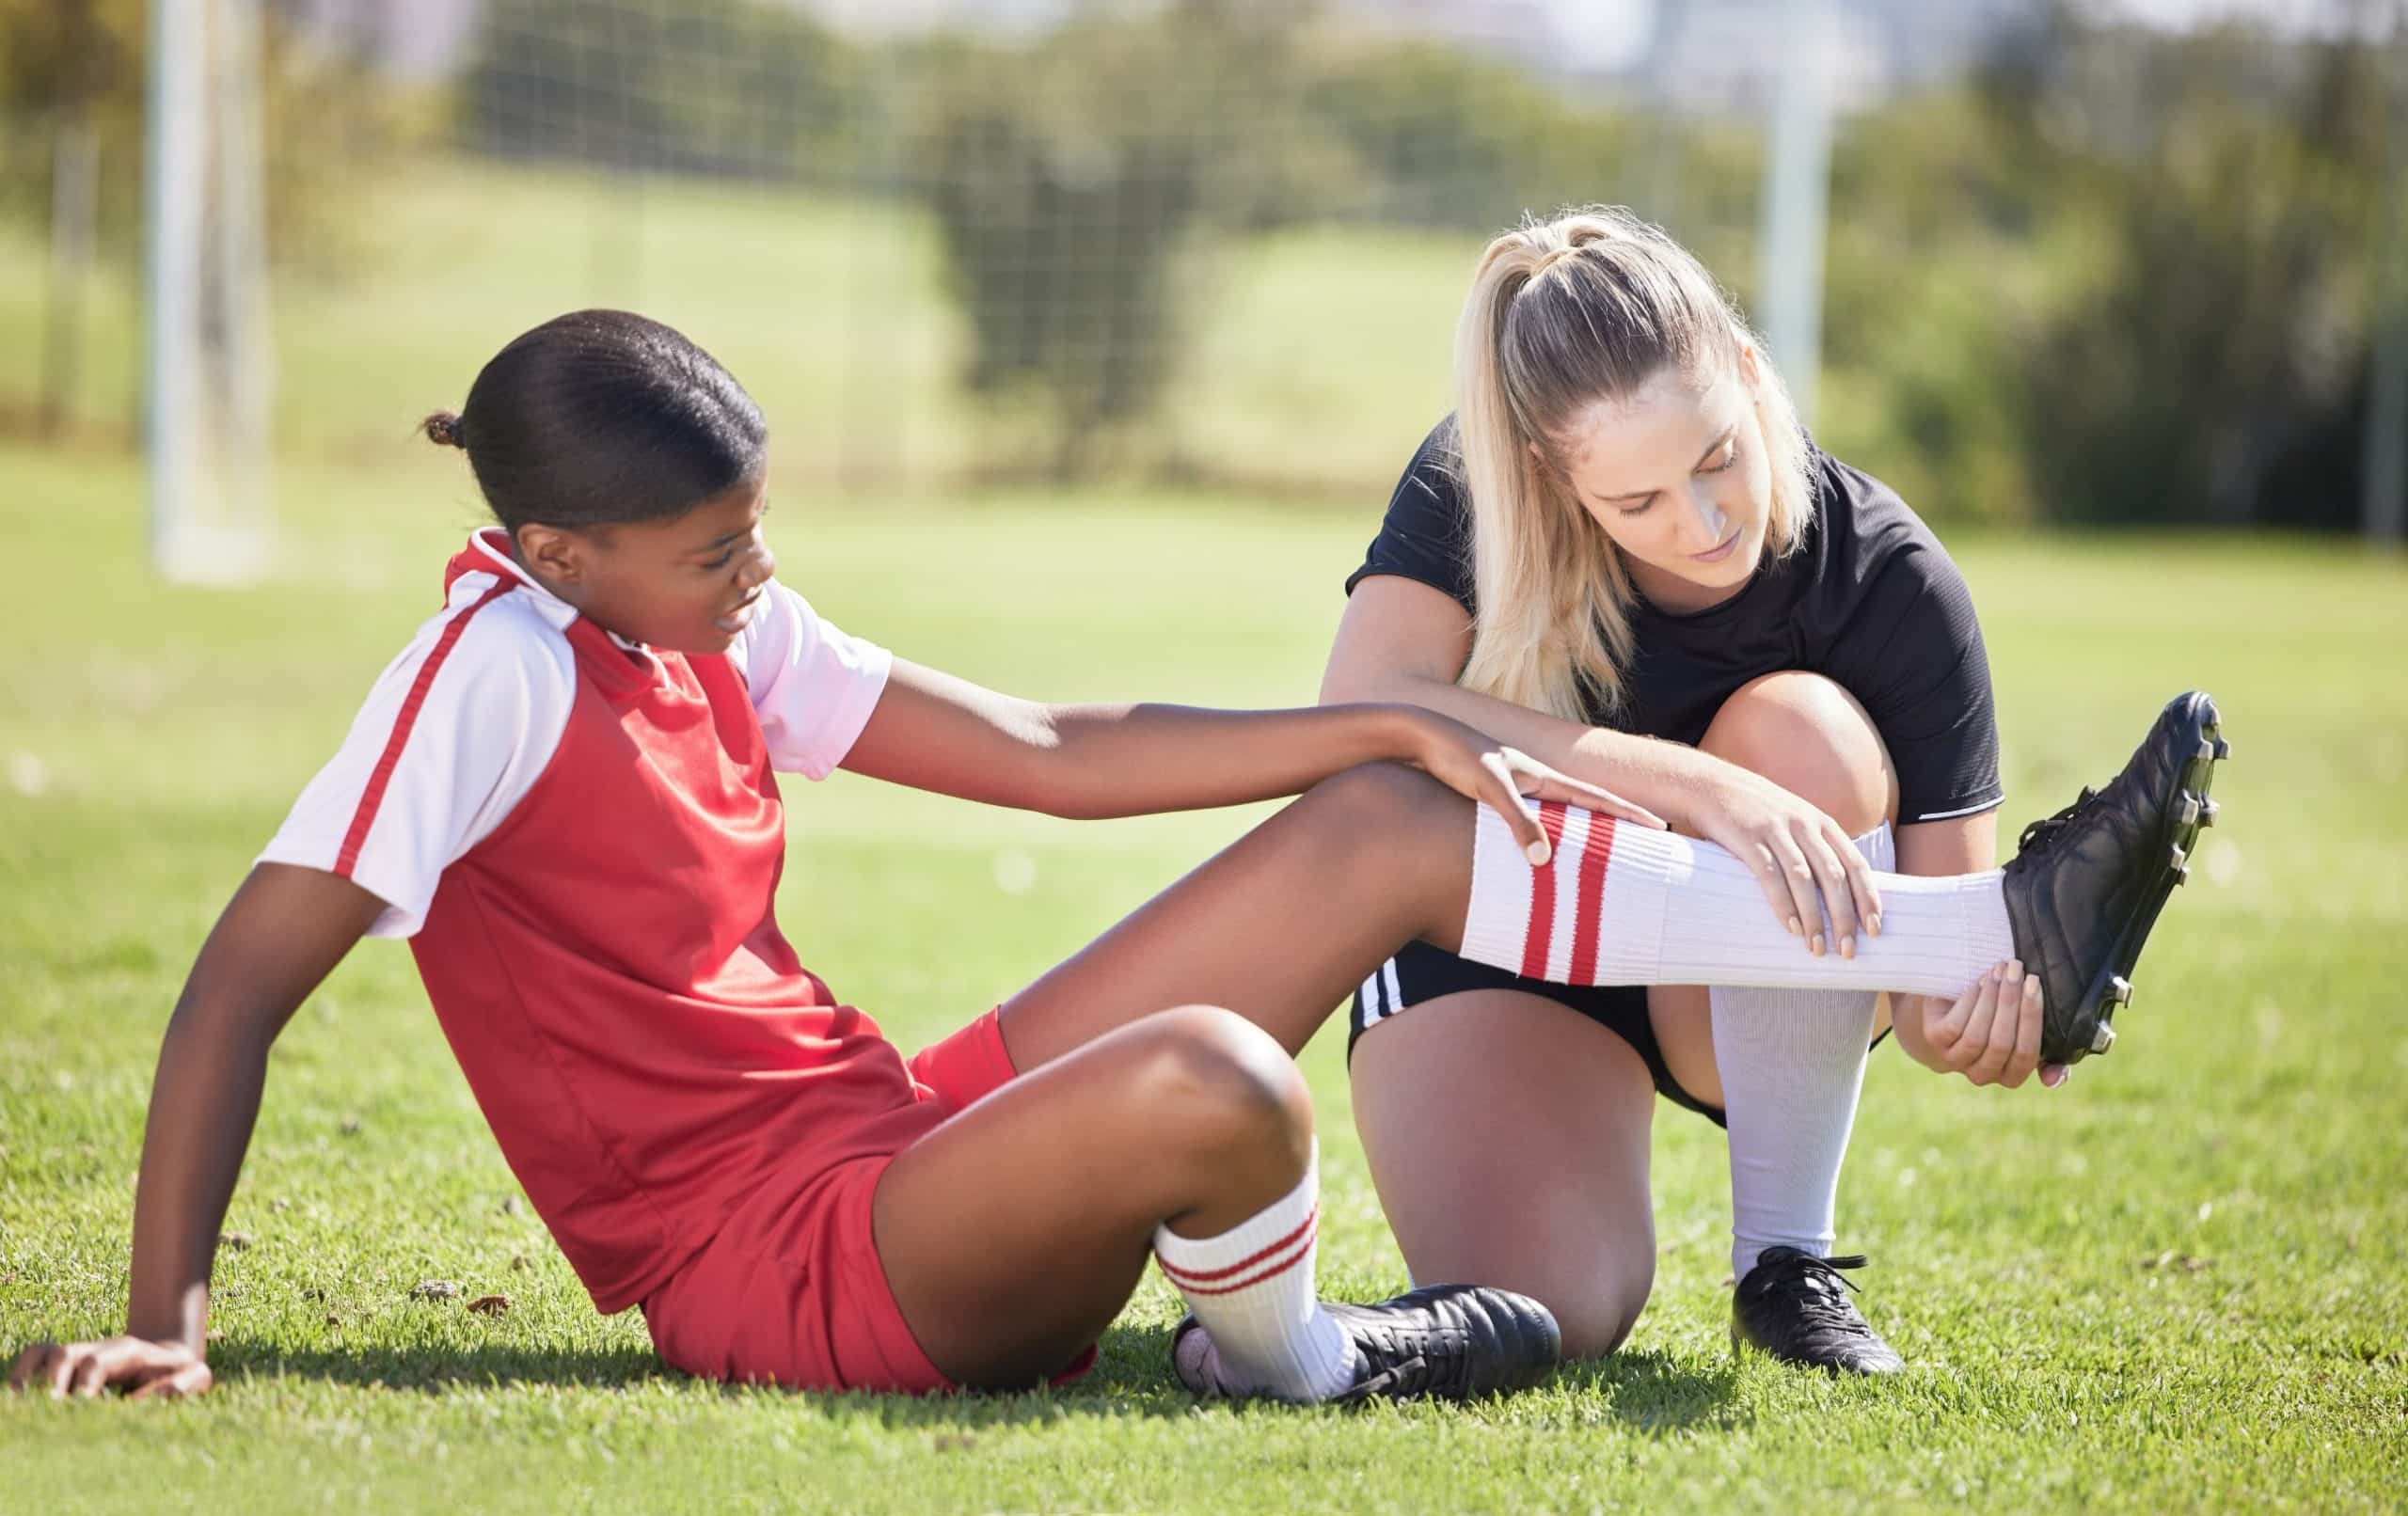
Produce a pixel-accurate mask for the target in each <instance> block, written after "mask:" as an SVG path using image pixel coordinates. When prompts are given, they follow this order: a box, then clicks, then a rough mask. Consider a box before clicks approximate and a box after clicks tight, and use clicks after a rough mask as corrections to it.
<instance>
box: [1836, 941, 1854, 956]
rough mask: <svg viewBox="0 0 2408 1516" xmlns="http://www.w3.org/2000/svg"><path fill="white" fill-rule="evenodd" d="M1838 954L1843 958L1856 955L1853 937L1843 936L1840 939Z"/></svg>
mask: <svg viewBox="0 0 2408 1516" xmlns="http://www.w3.org/2000/svg"><path fill="white" fill-rule="evenodd" d="M1840 956H1841V957H1843V958H1853V957H1855V956H1856V939H1855V938H1853V937H1843V938H1841V939H1840Z"/></svg>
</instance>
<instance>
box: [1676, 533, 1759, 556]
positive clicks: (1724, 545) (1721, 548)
mask: <svg viewBox="0 0 2408 1516" xmlns="http://www.w3.org/2000/svg"><path fill="white" fill-rule="evenodd" d="M1746 533H1747V529H1746V528H1744V527H1735V528H1733V529H1732V531H1731V535H1730V536H1728V537H1725V538H1723V539H1722V540H1721V541H1720V542H1719V543H1717V544H1715V545H1713V546H1712V547H1709V548H1707V549H1706V550H1705V551H1704V552H1703V553H1691V554H1690V555H1689V557H1690V558H1691V559H1693V560H1694V561H1697V562H1700V563H1719V562H1721V561H1723V560H1724V559H1726V558H1729V557H1730V556H1731V554H1732V552H1733V550H1734V549H1735V548H1736V547H1737V546H1738V545H1739V539H1740V538H1741V537H1742V536H1744V535H1746Z"/></svg>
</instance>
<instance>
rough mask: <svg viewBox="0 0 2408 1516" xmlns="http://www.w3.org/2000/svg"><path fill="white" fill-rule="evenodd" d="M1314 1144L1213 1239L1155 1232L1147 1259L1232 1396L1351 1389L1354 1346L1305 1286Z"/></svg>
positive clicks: (1316, 1157) (1315, 1175)
mask: <svg viewBox="0 0 2408 1516" xmlns="http://www.w3.org/2000/svg"><path fill="white" fill-rule="evenodd" d="M1320 1224H1321V1145H1320V1144H1319V1143H1315V1144H1314V1145H1313V1157H1312V1161H1311V1162H1309V1163H1308V1164H1307V1165H1306V1167H1305V1176H1304V1177H1303V1178H1302V1179H1301V1180H1299V1181H1297V1184H1296V1188H1294V1189H1293V1190H1291V1191H1289V1192H1287V1194H1285V1195H1283V1196H1282V1197H1280V1198H1279V1199H1278V1200H1275V1201H1274V1202H1272V1204H1270V1205H1269V1206H1267V1207H1265V1208H1262V1209H1261V1210H1259V1211H1257V1212H1255V1213H1254V1214H1253V1215H1252V1216H1250V1217H1248V1218H1247V1219H1246V1220H1245V1221H1244V1222H1242V1223H1240V1224H1238V1225H1237V1226H1235V1227H1234V1228H1232V1229H1231V1230H1229V1231H1226V1232H1223V1233H1222V1234H1221V1235H1220V1236H1218V1237H1204V1238H1196V1237H1181V1236H1180V1235H1179V1234H1178V1233H1177V1232H1174V1231H1172V1230H1171V1229H1170V1228H1169V1227H1167V1226H1163V1227H1157V1228H1156V1229H1155V1231H1154V1258H1155V1261H1156V1262H1158V1263H1160V1264H1161V1265H1162V1270H1163V1274H1164V1277H1165V1278H1167V1279H1169V1280H1170V1282H1171V1283H1172V1284H1173V1285H1175V1286H1177V1287H1178V1288H1179V1292H1180V1295H1182V1296H1183V1297H1185V1298H1186V1301H1187V1308H1188V1309H1189V1310H1191V1311H1193V1312H1195V1313H1196V1324H1197V1325H1199V1326H1201V1327H1202V1328H1203V1329H1204V1331H1203V1334H1204V1335H1205V1336H1206V1337H1207V1338H1208V1339H1209V1342H1210V1349H1211V1350H1212V1353H1213V1354H1214V1355H1215V1356H1216V1358H1217V1360H1218V1362H1217V1364H1216V1366H1215V1368H1214V1376H1213V1377H1214V1378H1216V1379H1217V1380H1218V1381H1219V1382H1220V1384H1221V1388H1222V1389H1223V1390H1225V1391H1227V1392H1228V1393H1229V1394H1231V1395H1268V1396H1275V1397H1276V1398H1280V1399H1283V1400H1326V1399H1328V1398H1330V1397H1332V1396H1334V1395H1338V1394H1339V1393H1341V1392H1343V1391H1345V1390H1347V1389H1350V1388H1352V1387H1353V1386H1354V1383H1355V1345H1354V1343H1352V1342H1350V1341H1349V1340H1347V1336H1346V1334H1345V1332H1344V1331H1343V1330H1341V1329H1340V1328H1339V1324H1338V1323H1337V1322H1336V1321H1334V1320H1332V1319H1330V1316H1329V1313H1328V1312H1327V1311H1324V1310H1323V1309H1322V1308H1321V1301H1320V1299H1319V1298H1318V1297H1317V1296H1316V1295H1315V1293H1314V1290H1313V1244H1314V1240H1315V1238H1316V1235H1317V1233H1318V1231H1319V1228H1320Z"/></svg>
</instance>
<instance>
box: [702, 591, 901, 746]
mask: <svg viewBox="0 0 2408 1516" xmlns="http://www.w3.org/2000/svg"><path fill="white" fill-rule="evenodd" d="M728 652H729V654H730V655H731V656H733V657H734V658H735V659H736V660H737V668H738V669H739V670H741V671H743V674H744V680H745V685H746V687H748V688H749V689H750V690H751V691H752V695H753V711H754V712H755V713H756V714H757V715H759V717H760V718H761V734H762V735H763V736H764V737H766V738H768V745H769V766H770V767H772V768H775V769H779V770H781V771H783V772H785V773H792V774H800V775H802V776H803V777H804V778H806V779H826V778H827V777H828V776H829V775H830V774H832V773H834V772H835V770H836V766H837V765H838V764H841V763H843V762H844V761H845V754H847V753H848V752H850V751H851V750H852V748H853V742H854V739H855V738H857V737H859V736H860V735H861V734H862V728H863V727H864V726H866V725H868V724H869V713H870V712H872V711H874V710H876V709H877V708H878V697H879V695H880V694H881V693H883V692H884V690H885V688H886V676H887V673H888V672H889V671H891V670H893V668H894V667H895V655H893V654H891V653H889V652H887V651H886V649H884V648H882V647H879V645H878V644H877V643H875V642H866V641H863V640H862V639H860V638H858V637H853V636H849V635H848V634H847V633H845V632H842V631H839V630H837V628H836V627H835V626H834V625H833V624H831V623H829V622H827V621H824V620H822V619H821V618H820V616H819V613H818V612H816V611H815V610H813V609H812V608H811V606H810V603H809V602H807V601H805V600H804V599H803V598H802V596H800V595H799V594H797V593H795V592H793V591H792V590H789V589H787V588H786V587H785V586H784V585H783V584H780V583H778V582H777V581H776V580H774V579H772V580H771V581H769V584H768V592H767V593H765V594H764V595H763V596H762V597H761V604H760V608H759V610H758V611H756V612H755V613H754V614H753V621H752V624H750V625H748V626H746V627H745V628H744V634H743V635H742V636H741V637H739V638H737V641H736V645H735V646H734V647H732V648H730V649H729V650H728Z"/></svg>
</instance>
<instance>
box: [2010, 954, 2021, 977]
mask: <svg viewBox="0 0 2408 1516" xmlns="http://www.w3.org/2000/svg"><path fill="white" fill-rule="evenodd" d="M2006 976H2007V977H2008V978H2009V979H2020V978H2022V977H2023V960H2022V959H2021V958H2009V959H2007V960H2006Z"/></svg>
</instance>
